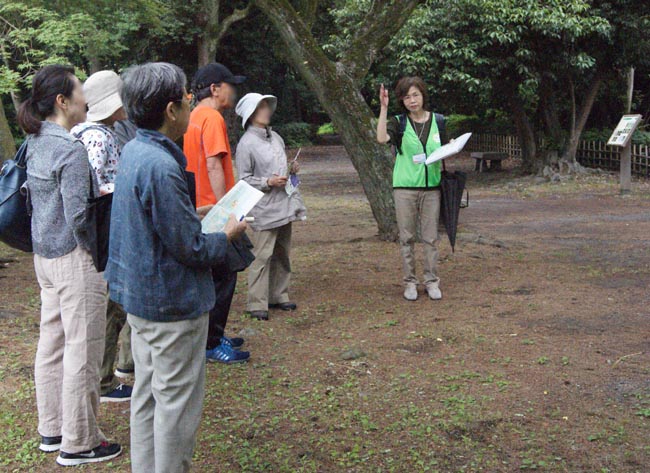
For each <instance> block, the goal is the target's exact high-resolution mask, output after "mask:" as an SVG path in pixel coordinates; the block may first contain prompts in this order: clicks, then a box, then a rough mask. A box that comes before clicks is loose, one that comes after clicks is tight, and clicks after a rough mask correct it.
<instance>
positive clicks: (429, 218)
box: [393, 189, 440, 284]
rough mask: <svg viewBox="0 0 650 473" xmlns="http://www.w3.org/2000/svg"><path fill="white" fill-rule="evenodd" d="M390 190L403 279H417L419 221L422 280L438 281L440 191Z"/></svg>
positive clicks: (409, 281)
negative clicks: (421, 244)
mask: <svg viewBox="0 0 650 473" xmlns="http://www.w3.org/2000/svg"><path fill="white" fill-rule="evenodd" d="M393 192H394V197H395V213H396V214H397V228H398V230H399V244H400V252H401V254H402V268H403V273H404V283H406V284H408V283H415V284H417V283H418V278H417V276H416V274H415V241H416V239H417V234H418V232H417V230H418V223H419V224H420V241H421V242H422V243H424V283H425V284H427V283H430V282H434V281H437V280H438V241H439V238H438V219H439V218H440V191H439V190H428V191H425V190H421V191H420V190H411V189H395V190H394V191H393Z"/></svg>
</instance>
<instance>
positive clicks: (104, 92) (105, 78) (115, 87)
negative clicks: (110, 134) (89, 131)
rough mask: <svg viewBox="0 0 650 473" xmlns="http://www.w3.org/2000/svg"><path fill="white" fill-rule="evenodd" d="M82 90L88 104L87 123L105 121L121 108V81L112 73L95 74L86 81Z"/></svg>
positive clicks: (101, 72)
mask: <svg viewBox="0 0 650 473" xmlns="http://www.w3.org/2000/svg"><path fill="white" fill-rule="evenodd" d="M83 89H84V96H85V97H86V103H87V104H88V114H87V116H86V119H87V120H88V121H91V122H100V121H102V120H105V119H107V118H108V117H110V116H111V115H113V114H114V113H115V112H116V111H118V110H119V109H120V107H122V99H121V98H120V90H121V89H122V79H120V76H118V75H117V74H116V73H115V72H113V71H99V72H95V73H94V74H93V75H91V76H90V77H89V78H88V79H86V82H84V85H83Z"/></svg>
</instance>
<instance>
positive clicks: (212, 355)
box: [205, 343, 251, 365]
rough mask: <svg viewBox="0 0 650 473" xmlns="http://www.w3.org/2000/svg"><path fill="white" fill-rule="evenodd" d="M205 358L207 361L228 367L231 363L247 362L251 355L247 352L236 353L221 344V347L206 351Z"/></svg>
mask: <svg viewBox="0 0 650 473" xmlns="http://www.w3.org/2000/svg"><path fill="white" fill-rule="evenodd" d="M205 356H206V358H207V359H208V361H215V362H217V363H225V364H228V365H230V364H233V363H243V362H245V361H248V359H249V358H250V356H251V354H250V353H249V352H247V351H237V350H235V349H234V348H232V347H231V346H229V345H226V344H224V343H222V344H221V345H219V346H217V347H214V348H213V349H212V350H206V351H205Z"/></svg>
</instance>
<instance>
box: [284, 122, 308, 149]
mask: <svg viewBox="0 0 650 473" xmlns="http://www.w3.org/2000/svg"><path fill="white" fill-rule="evenodd" d="M275 130H276V131H277V132H278V133H279V134H280V136H281V137H282V139H284V143H285V145H286V146H288V147H290V148H297V147H299V146H307V145H309V144H311V137H312V126H311V125H310V124H309V123H303V122H293V123H285V124H283V125H278V126H276V127H275Z"/></svg>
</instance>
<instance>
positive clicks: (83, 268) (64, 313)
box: [34, 247, 106, 453]
mask: <svg viewBox="0 0 650 473" xmlns="http://www.w3.org/2000/svg"><path fill="white" fill-rule="evenodd" d="M34 267H35V269H36V277H37V278H38V283H39V284H40V286H41V327H40V337H39V340H38V349H37V351H36V362H35V367H34V378H35V384H36V404H37V406H38V432H39V433H40V434H41V435H43V436H46V437H56V436H59V435H62V436H63V443H62V444H61V450H62V451H64V452H67V453H79V452H83V451H86V450H90V449H93V448H95V447H97V446H98V445H99V444H100V443H101V442H103V441H105V440H106V438H105V437H104V434H103V433H102V432H101V431H100V430H99V427H98V425H97V414H98V410H99V369H100V367H101V363H102V356H103V354H104V333H105V330H106V282H105V281H104V278H103V275H102V273H98V272H97V271H96V270H95V267H94V266H93V262H92V258H91V256H90V254H89V253H88V252H87V251H85V250H83V249H81V248H79V247H77V248H76V249H75V250H73V251H72V252H71V253H69V254H67V255H65V256H62V257H60V258H53V259H47V258H43V257H42V256H38V255H35V256H34Z"/></svg>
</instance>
